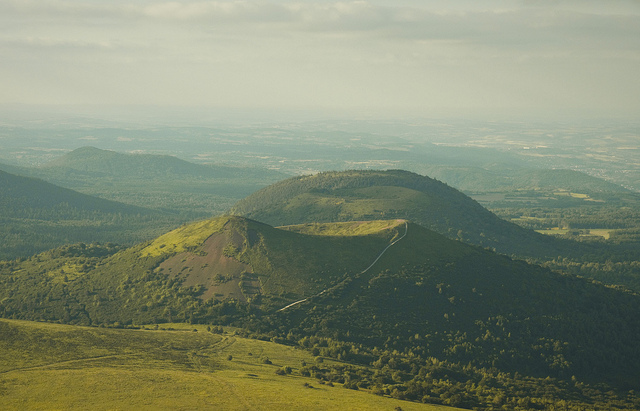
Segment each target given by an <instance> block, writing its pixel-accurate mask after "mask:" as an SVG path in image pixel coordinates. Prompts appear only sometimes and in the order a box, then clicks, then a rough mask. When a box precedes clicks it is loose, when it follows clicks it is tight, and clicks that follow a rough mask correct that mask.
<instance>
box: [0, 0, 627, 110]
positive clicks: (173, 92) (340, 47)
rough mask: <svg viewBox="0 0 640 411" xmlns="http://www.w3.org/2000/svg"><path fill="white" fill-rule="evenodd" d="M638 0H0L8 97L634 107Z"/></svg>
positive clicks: (11, 100)
mask: <svg viewBox="0 0 640 411" xmlns="http://www.w3.org/2000/svg"><path fill="white" fill-rule="evenodd" d="M639 96H640V0H627V1H622V0H608V1H589V0H578V1H562V0H555V1H552V0H531V1H515V0H512V1H428V0H423V1H410V0H404V1H403V0H400V1H377V0H373V1H342V2H334V1H327V0H298V1H276V0H271V1H269V0H266V1H187V0H181V1H163V0H154V1H146V0H126V1H120V0H0V104H44V105H74V104H78V105H93V104H97V105H142V106H149V105H152V106H186V107H220V108H275V109H292V108H299V109H309V110H316V109H334V110H335V109H337V110H350V109H365V110H389V112H398V113H402V112H407V113H411V114H424V115H429V113H431V112H437V111H441V110H453V111H457V110H460V112H464V111H465V110H477V109H481V110H488V111H491V110H494V111H496V112H500V111H508V112H512V113H517V112H523V113H525V112H533V113H540V114H542V115H544V114H545V113H556V114H557V113H563V112H567V113H576V112H580V113H584V114H585V115H589V116H591V115H594V114H595V115H603V116H609V115H616V114H620V115H626V116H632V117H635V118H637V117H638V114H640V97H639Z"/></svg>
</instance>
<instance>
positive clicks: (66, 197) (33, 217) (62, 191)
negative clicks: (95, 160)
mask: <svg viewBox="0 0 640 411" xmlns="http://www.w3.org/2000/svg"><path fill="white" fill-rule="evenodd" d="M177 224H179V219H178V218H176V216H171V215H167V214H163V213H160V212H158V211H154V210H150V209H146V208H142V207H136V206H132V205H127V204H122V203H119V202H116V201H109V200H104V199H101V198H97V197H93V196H89V195H86V194H81V193H78V192H76V191H73V190H70V189H67V188H62V187H58V186H56V185H53V184H50V183H47V182H45V181H42V180H40V179H36V178H31V177H23V176H17V175H14V174H10V173H6V172H4V171H0V225H1V226H2V230H0V259H3V258H9V259H10V258H16V257H25V256H28V255H32V254H35V253H37V252H41V251H43V250H46V249H49V248H54V247H58V246H61V245H63V244H68V243H77V242H87V243H93V242H96V241H104V242H118V243H125V244H134V243H136V242H139V241H143V240H145V239H147V238H149V237H153V236H154V235H157V234H158V233H159V232H162V231H163V230H167V229H169V228H171V227H174V226H175V225H177Z"/></svg>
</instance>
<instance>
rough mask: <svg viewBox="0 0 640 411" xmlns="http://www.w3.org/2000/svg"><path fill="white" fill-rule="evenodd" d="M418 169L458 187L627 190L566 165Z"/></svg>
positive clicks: (607, 192)
mask: <svg viewBox="0 0 640 411" xmlns="http://www.w3.org/2000/svg"><path fill="white" fill-rule="evenodd" d="M421 172H422V173H424V174H426V175H428V176H431V177H432V178H436V179H438V180H440V181H443V182H445V183H447V184H449V185H451V186H453V187H455V188H457V189H458V190H462V191H472V192H482V191H502V190H570V191H573V192H579V193H589V194H615V193H617V194H621V193H629V192H630V191H629V190H627V189H626V188H624V187H621V186H619V185H617V184H614V183H610V182H608V181H605V180H603V179H600V178H597V177H593V176H590V175H587V174H585V173H582V172H579V171H575V170H566V169H529V168H525V169H508V170H506V169H500V168H495V169H491V170H487V169H484V168H480V167H462V166H458V167H452V166H442V165H441V166H424V167H423V169H421Z"/></svg>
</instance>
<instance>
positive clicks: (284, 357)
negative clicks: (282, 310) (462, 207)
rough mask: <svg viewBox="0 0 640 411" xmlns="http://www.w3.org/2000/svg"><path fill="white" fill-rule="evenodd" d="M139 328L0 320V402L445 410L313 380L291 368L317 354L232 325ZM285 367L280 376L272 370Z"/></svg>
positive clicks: (15, 405) (48, 406)
mask: <svg viewBox="0 0 640 411" xmlns="http://www.w3.org/2000/svg"><path fill="white" fill-rule="evenodd" d="M145 328H146V329H141V330H124V329H103V328H91V327H78V326H68V325H58V324H47V323H35V322H26V321H15V320H4V319H3V320H0V397H2V409H4V410H25V409H41V410H57V409H60V410H62V409H64V410H72V409H92V410H127V409H149V410H151V409H153V410H158V409H172V410H174V409H181V410H191V409H224V410H282V409H287V410H314V409H316V410H324V409H327V410H329V409H331V410H336V409H349V410H393V409H396V407H401V408H402V409H403V410H436V409H451V408H449V407H440V406H433V405H424V404H418V403H411V402H406V401H400V400H395V399H392V398H387V397H382V396H376V395H373V394H371V393H368V392H366V391H362V390H360V391H358V390H350V389H345V388H343V387H342V386H341V385H340V384H335V385H334V386H329V385H327V384H321V383H320V382H319V381H318V380H316V379H313V378H308V377H302V376H300V375H297V370H299V368H300V367H301V366H302V364H303V363H304V362H306V363H311V364H312V363H314V362H315V361H317V359H316V358H314V357H313V356H311V354H310V353H308V352H307V351H303V350H301V349H298V348H296V347H290V346H284V345H280V344H276V343H273V342H267V341H259V340H251V339H245V338H240V337H238V336H235V335H234V334H233V331H232V330H227V332H225V333H223V334H212V333H210V332H208V331H207V327H206V326H193V325H189V324H180V325H179V324H163V325H162V328H158V329H155V328H156V327H155V326H149V327H145ZM196 330H197V331H196ZM285 366H289V367H291V370H292V372H291V373H290V374H285V375H278V374H276V371H277V370H279V369H281V368H282V367H285Z"/></svg>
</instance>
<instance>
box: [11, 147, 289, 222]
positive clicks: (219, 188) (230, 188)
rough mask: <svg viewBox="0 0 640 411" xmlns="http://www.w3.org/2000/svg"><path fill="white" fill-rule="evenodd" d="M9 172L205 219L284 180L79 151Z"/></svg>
mask: <svg viewBox="0 0 640 411" xmlns="http://www.w3.org/2000/svg"><path fill="white" fill-rule="evenodd" d="M0 168H5V169H11V170H12V171H13V172H16V173H19V174H21V175H25V176H31V177H37V178H41V179H43V180H45V181H48V182H50V183H53V184H56V185H59V186H62V187H66V188H70V189H73V190H77V191H80V192H82V193H85V194H90V195H93V196H97V197H101V198H105V199H110V200H115V201H119V202H123V203H126V204H132V205H137V206H140V207H146V208H154V209H162V210H170V211H173V212H180V213H181V214H183V215H184V216H185V218H191V219H196V218H205V217H210V216H212V215H215V214H219V213H222V212H224V211H225V210H227V209H228V208H229V207H230V206H231V205H232V204H233V203H234V202H236V201H238V200H239V199H241V198H243V197H245V196H247V195H249V194H250V193H252V192H254V191H256V190H258V189H260V188H262V187H264V186H266V185H268V184H271V183H274V182H276V181H278V180H281V179H283V178H285V177H287V176H286V175H284V174H282V173H279V172H277V171H272V170H266V169H260V168H248V167H247V168H243V167H227V166H221V165H200V164H194V163H190V162H188V161H184V160H181V159H178V158H177V157H173V156H166V155H151V154H124V153H118V152H115V151H110V150H101V149H98V148H95V147H81V148H78V149H76V150H74V151H71V152H69V153H67V154H65V155H63V156H61V157H60V158H57V159H55V160H52V161H51V162H49V163H47V164H44V165H42V166H40V167H36V168H16V167H9V166H0Z"/></svg>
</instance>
